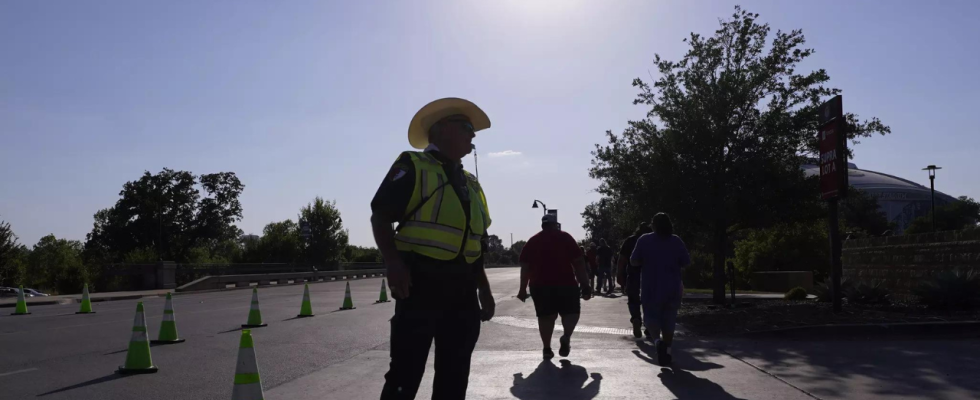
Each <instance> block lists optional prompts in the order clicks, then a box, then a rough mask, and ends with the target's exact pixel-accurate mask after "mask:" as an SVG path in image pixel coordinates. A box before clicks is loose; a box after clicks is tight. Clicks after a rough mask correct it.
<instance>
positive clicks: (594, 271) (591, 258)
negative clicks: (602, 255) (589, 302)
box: [585, 242, 599, 293]
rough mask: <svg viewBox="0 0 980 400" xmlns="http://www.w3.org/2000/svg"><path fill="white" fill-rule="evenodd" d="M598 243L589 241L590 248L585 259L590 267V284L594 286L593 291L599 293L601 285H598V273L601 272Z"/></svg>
mask: <svg viewBox="0 0 980 400" xmlns="http://www.w3.org/2000/svg"><path fill="white" fill-rule="evenodd" d="M595 253H596V244H595V242H591V243H589V249H588V250H587V251H586V252H585V260H586V261H587V262H588V267H589V285H590V286H592V293H598V292H599V287H598V286H596V275H598V274H599V264H598V262H597V261H596V254H595Z"/></svg>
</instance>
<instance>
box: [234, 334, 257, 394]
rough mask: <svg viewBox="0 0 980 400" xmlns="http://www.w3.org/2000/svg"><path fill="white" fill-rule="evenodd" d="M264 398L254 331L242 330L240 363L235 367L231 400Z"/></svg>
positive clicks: (239, 350)
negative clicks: (253, 339)
mask: <svg viewBox="0 0 980 400" xmlns="http://www.w3.org/2000/svg"><path fill="white" fill-rule="evenodd" d="M263 397H264V395H263V393H262V379H260V378H259V363H258V360H256V358H255V347H254V344H253V343H252V331H250V330H248V329H245V330H242V339H241V341H239V344H238V363H237V365H236V366H235V386H234V388H233V389H232V391H231V399H232V400H262V399H263Z"/></svg>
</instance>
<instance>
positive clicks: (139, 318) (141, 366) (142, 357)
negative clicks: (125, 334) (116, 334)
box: [117, 301, 157, 374]
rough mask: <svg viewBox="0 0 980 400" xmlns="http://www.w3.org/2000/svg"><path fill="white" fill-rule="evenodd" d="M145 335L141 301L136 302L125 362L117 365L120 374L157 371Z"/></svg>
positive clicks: (144, 320) (144, 318)
mask: <svg viewBox="0 0 980 400" xmlns="http://www.w3.org/2000/svg"><path fill="white" fill-rule="evenodd" d="M148 339H149V338H148V337H147V336H146V317H145V316H144V315H143V302H142V301H141V302H139V303H136V317H135V318H134V319H133V335H132V336H131V337H130V339H129V351H127V352H126V364H125V365H123V366H121V367H119V369H118V371H117V372H119V373H120V374H152V373H154V372H157V367H155V366H153V360H152V359H151V358H150V342H149V340H148Z"/></svg>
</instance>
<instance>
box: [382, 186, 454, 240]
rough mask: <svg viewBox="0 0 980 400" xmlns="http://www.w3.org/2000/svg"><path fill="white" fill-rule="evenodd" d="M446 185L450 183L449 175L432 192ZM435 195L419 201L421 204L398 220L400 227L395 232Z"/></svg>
mask: <svg viewBox="0 0 980 400" xmlns="http://www.w3.org/2000/svg"><path fill="white" fill-rule="evenodd" d="M446 185H449V179H448V177H447V178H446V182H444V183H443V184H442V185H439V186H436V189H435V190H433V191H432V193H433V194H434V193H436V192H438V191H439V189H442V188H443V187H446ZM433 197H435V196H428V197H425V198H423V199H422V201H420V202H419V205H417V206H415V208H413V209H412V211H409V212H408V214H405V216H403V217H401V219H399V220H398V227H396V228H395V233H398V231H399V230H401V229H402V226H404V225H405V222H406V221H408V218H409V217H411V216H412V215H415V212H416V211H418V210H420V209H421V208H422V207H423V206H425V203H428V202H429V199H431V198H433Z"/></svg>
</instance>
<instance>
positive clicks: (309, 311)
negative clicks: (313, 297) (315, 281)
mask: <svg viewBox="0 0 980 400" xmlns="http://www.w3.org/2000/svg"><path fill="white" fill-rule="evenodd" d="M312 316H313V306H312V305H311V304H310V284H309V283H307V284H306V285H304V287H303V304H302V305H300V307H299V315H297V316H296V318H305V317H312Z"/></svg>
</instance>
